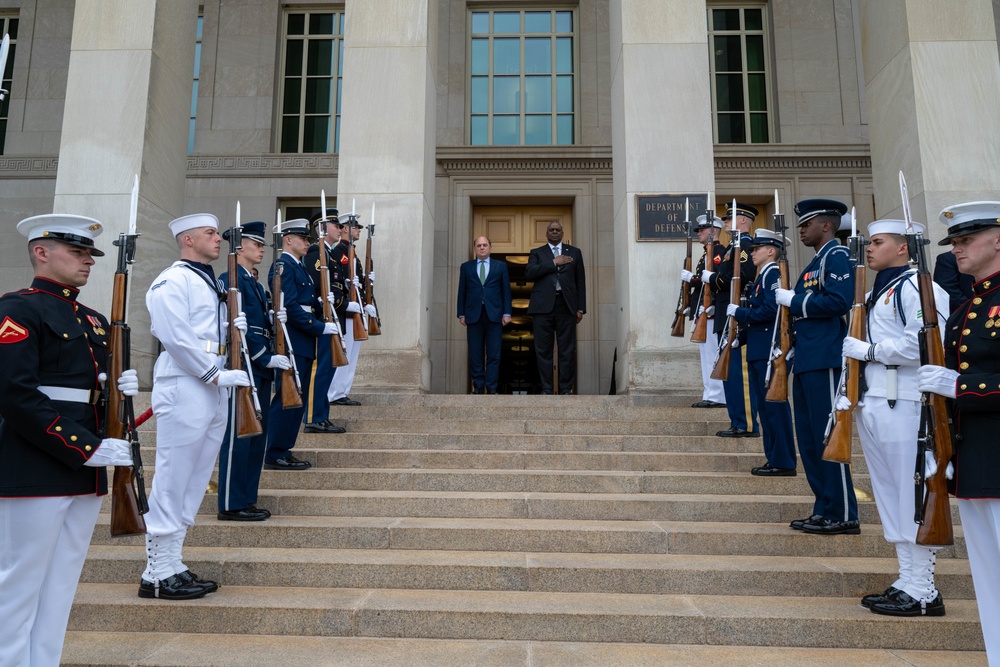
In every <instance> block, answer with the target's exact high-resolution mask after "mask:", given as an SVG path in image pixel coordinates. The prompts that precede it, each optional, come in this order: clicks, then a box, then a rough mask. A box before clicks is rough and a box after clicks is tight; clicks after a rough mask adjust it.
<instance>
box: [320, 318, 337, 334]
mask: <svg viewBox="0 0 1000 667" xmlns="http://www.w3.org/2000/svg"><path fill="white" fill-rule="evenodd" d="M339 333H340V326H339V325H338V324H337V321H336V320H334V321H333V322H327V323H326V324H324V325H323V335H324V336H332V335H333V334H339Z"/></svg>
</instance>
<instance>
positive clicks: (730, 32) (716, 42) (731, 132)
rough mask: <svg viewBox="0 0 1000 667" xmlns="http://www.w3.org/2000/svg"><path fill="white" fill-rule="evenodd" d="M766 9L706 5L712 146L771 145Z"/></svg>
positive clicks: (758, 5)
mask: <svg viewBox="0 0 1000 667" xmlns="http://www.w3.org/2000/svg"><path fill="white" fill-rule="evenodd" d="M764 18H765V17H764V5H762V4H756V5H752V4H748V3H743V5H742V6H724V5H715V4H713V5H710V6H709V8H708V44H709V51H710V57H709V67H710V69H711V74H712V111H713V115H714V118H715V123H714V125H715V141H716V142H718V143H720V144H746V143H751V144H760V143H767V142H769V141H770V140H771V119H770V113H769V109H770V108H771V104H770V97H771V86H770V82H769V77H768V72H767V59H768V53H769V52H770V50H769V46H768V39H767V32H766V31H765V29H764V25H765V21H764Z"/></svg>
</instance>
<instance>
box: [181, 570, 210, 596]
mask: <svg viewBox="0 0 1000 667" xmlns="http://www.w3.org/2000/svg"><path fill="white" fill-rule="evenodd" d="M174 576H175V577H178V578H180V579H181V580H182V581H185V582H187V583H188V584H191V585H193V586H201V587H202V588H204V589H205V592H206V593H214V592H215V591H217V590H219V584H217V583H216V582H214V581H210V580H208V579H202V578H201V577H199V576H198V575H197V574H195V573H194V572H192V571H191V570H184V571H183V572H178V573H177V574H175V575H174Z"/></svg>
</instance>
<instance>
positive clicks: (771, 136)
mask: <svg viewBox="0 0 1000 667" xmlns="http://www.w3.org/2000/svg"><path fill="white" fill-rule="evenodd" d="M768 9H769V6H768V3H767V2H766V0H757V1H754V0H748V1H744V2H725V1H717V2H712V1H710V2H708V4H707V8H706V28H707V30H708V50H709V52H708V55H709V57H708V64H709V76H710V85H709V88H710V89H711V95H712V136H713V140H714V141H715V143H717V144H718V143H726V144H771V143H775V129H774V120H775V113H774V111H775V106H774V94H773V90H772V87H773V84H772V77H773V71H772V70H773V62H772V48H773V47H772V41H771V37H772V35H771V30H770V28H771V24H770V17H769V13H768ZM717 10H738V12H739V20H740V25H739V28H738V29H736V30H732V29H719V30H716V29H715V26H714V15H713V12H714V11H717ZM747 10H752V11H759V12H760V28H759V29H756V28H755V29H748V28H747V27H746V25H747V24H746V11H747ZM734 36H738V37H739V41H740V70H738V71H737V70H723V73H724V74H729V75H730V76H733V75H736V74H739V75H740V79H739V80H740V87H741V99H740V102H741V106H742V108H741V109H740V108H731V109H721V110H720V108H719V97H720V87H719V85H718V81H719V80H718V78H717V77H718V76H720V74H719V73H718V72H717V60H716V56H717V55H718V52H717V51H716V50H715V38H716V37H734ZM748 36H752V37H758V36H759V37H760V38H761V42H762V53H761V69H760V70H755V71H753V72H750V71H748V64H747V61H748V59H747V37H748ZM751 75H754V76H756V75H760V76H762V77H763V93H764V94H763V101H764V104H765V108H764V109H763V110H759V109H751V108H750V106H751V105H750V83H749V80H750V77H751ZM740 113H741V114H742V116H743V128H742V129H743V140H742V141H739V140H730V139H729V138H728V137H724V139H725V140H723V139H720V134H722V133H721V132H720V114H733V115H736V114H740ZM753 117H758V118H759V117H763V118H764V119H765V122H764V123H763V125H762V126H759V127H760V129H762V130H763V131H764V132H766V136H765V137H763V138H762V139H761V140H757V141H755V140H754V139H755V134H754V125H753V123H752V122H751V121H752V119H753ZM757 136H759V135H757Z"/></svg>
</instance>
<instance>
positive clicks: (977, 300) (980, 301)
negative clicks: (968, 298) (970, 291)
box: [972, 296, 983, 306]
mask: <svg viewBox="0 0 1000 667" xmlns="http://www.w3.org/2000/svg"><path fill="white" fill-rule="evenodd" d="M982 302H983V300H982V299H980V298H979V297H978V296H977V297H976V298H975V299H973V300H972V303H974V304H976V305H977V306H978V305H979V304H981V303H982Z"/></svg>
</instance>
